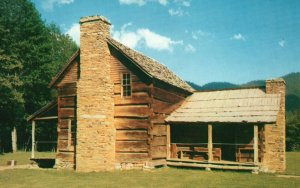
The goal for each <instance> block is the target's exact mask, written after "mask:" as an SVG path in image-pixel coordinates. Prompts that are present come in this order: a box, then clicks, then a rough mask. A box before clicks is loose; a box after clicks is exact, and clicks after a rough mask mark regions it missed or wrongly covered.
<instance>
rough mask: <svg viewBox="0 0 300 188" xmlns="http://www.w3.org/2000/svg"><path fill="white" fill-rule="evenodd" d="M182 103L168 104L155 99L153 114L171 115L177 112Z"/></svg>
mask: <svg viewBox="0 0 300 188" xmlns="http://www.w3.org/2000/svg"><path fill="white" fill-rule="evenodd" d="M180 104H181V103H180V102H178V103H175V104H173V103H168V102H164V101H160V100H157V99H153V112H155V113H162V114H171V113H172V112H173V111H174V110H176V109H177V108H178V107H179V106H180Z"/></svg>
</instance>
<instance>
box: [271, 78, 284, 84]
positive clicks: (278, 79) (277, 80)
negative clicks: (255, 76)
mask: <svg viewBox="0 0 300 188" xmlns="http://www.w3.org/2000/svg"><path fill="white" fill-rule="evenodd" d="M276 82H277V83H279V82H281V83H283V84H284V85H286V83H285V81H284V79H282V78H275V79H271V80H266V83H276Z"/></svg>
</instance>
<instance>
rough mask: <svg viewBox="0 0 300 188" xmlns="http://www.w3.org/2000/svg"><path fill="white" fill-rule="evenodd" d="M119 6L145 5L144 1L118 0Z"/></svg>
mask: <svg viewBox="0 0 300 188" xmlns="http://www.w3.org/2000/svg"><path fill="white" fill-rule="evenodd" d="M119 2H120V4H125V5H130V4H137V5H139V6H143V5H144V4H146V1H145V0H119Z"/></svg>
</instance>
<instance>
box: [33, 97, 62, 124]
mask: <svg viewBox="0 0 300 188" xmlns="http://www.w3.org/2000/svg"><path fill="white" fill-rule="evenodd" d="M53 111H55V112H53ZM42 119H57V100H53V101H51V102H50V103H48V104H46V105H45V106H43V107H42V108H40V109H39V110H37V111H36V112H34V113H33V114H31V115H30V116H29V117H28V118H27V121H33V120H42Z"/></svg>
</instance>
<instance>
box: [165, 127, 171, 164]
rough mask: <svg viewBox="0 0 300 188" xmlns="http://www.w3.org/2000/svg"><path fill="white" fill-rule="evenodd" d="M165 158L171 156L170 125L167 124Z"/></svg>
mask: <svg viewBox="0 0 300 188" xmlns="http://www.w3.org/2000/svg"><path fill="white" fill-rule="evenodd" d="M166 141H167V159H169V158H170V157H171V126H170V125H169V124H168V125H167V138H166Z"/></svg>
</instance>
